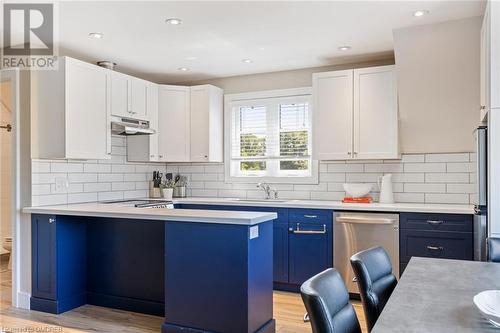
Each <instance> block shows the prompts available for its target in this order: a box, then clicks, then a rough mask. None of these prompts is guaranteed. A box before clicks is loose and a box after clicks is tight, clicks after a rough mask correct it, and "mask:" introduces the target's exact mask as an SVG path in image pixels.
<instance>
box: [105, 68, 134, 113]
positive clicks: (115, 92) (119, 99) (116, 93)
mask: <svg viewBox="0 0 500 333" xmlns="http://www.w3.org/2000/svg"><path fill="white" fill-rule="evenodd" d="M110 73H111V114H112V115H113V116H118V117H130V105H129V83H128V82H129V76H128V75H125V74H121V73H118V72H113V71H111V72H110Z"/></svg>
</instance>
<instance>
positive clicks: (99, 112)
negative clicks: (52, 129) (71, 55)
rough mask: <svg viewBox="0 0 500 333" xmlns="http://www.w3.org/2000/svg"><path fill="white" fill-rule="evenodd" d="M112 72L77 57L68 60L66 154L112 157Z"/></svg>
mask: <svg viewBox="0 0 500 333" xmlns="http://www.w3.org/2000/svg"><path fill="white" fill-rule="evenodd" d="M109 75H110V72H109V71H108V70H106V69H103V68H100V67H97V66H94V65H91V64H88V63H84V62H81V61H77V60H72V59H68V60H67V62H66V73H65V96H66V98H65V109H66V135H65V136H66V158H74V159H106V158H110V155H111V125H110V99H109V90H108V88H109Z"/></svg>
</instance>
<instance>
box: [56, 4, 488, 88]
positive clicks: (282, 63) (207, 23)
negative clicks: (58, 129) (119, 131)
mask: <svg viewBox="0 0 500 333" xmlns="http://www.w3.org/2000/svg"><path fill="white" fill-rule="evenodd" d="M418 9H426V10H428V11H429V15H426V16H424V17H421V18H415V17H413V15H412V13H413V11H415V10H418ZM483 11H484V2H482V1H384V2H380V1H329V2H328V1H324V2H312V1H301V2H288V1H281V2H255V1H253V2H252V1H245V2H242V1H240V2H224V1H221V2H214V1H199V2H188V1H183V2H168V1H152V2H149V1H134V2H125V1H109V2H108V1H106V2H105V1H98V2H88V1H79V2H74V1H70V2H61V3H60V5H59V12H60V16H59V17H60V21H59V24H60V28H59V34H60V53H61V54H63V55H70V56H74V57H77V58H80V59H83V60H87V61H92V62H95V61H97V60H112V61H114V62H116V63H118V66H117V70H118V71H121V72H125V73H129V74H133V75H137V76H139V77H142V78H145V79H149V80H152V81H155V82H158V83H172V82H188V81H195V80H201V79H208V78H215V77H226V76H234V75H243V74H252V73H263V72H273V71H281V70H289V69H297V68H306V67H318V66H327V65H331V64H334V63H336V62H338V61H339V59H341V58H344V61H345V57H346V56H348V57H351V56H352V57H353V59H354V58H356V56H359V55H362V54H377V53H383V52H388V51H389V52H390V51H391V50H392V49H393V41H392V30H393V29H394V28H400V27H405V26H411V25H420V24H428V23H433V22H440V21H447V20H453V19H459V18H464V17H471V16H479V15H482V13H483ZM172 17H178V18H181V19H182V20H183V23H182V24H181V25H178V26H172V25H167V24H165V23H164V21H165V19H167V18H172ZM90 32H101V33H103V34H104V38H103V39H93V38H89V37H88V34H89V33H90ZM342 45H350V46H352V49H351V50H349V51H346V52H341V51H339V50H338V47H339V46H342ZM245 58H249V59H252V60H253V62H252V63H250V64H247V63H243V62H242V61H241V60H242V59H245ZM179 67H188V68H190V71H188V72H180V71H179V70H177V69H178V68H179Z"/></svg>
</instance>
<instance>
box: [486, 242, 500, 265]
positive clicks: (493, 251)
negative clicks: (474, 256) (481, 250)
mask: <svg viewBox="0 0 500 333" xmlns="http://www.w3.org/2000/svg"><path fill="white" fill-rule="evenodd" d="M488 261H490V262H500V238H494V237H490V238H488Z"/></svg>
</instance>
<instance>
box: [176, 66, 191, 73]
mask: <svg viewBox="0 0 500 333" xmlns="http://www.w3.org/2000/svg"><path fill="white" fill-rule="evenodd" d="M177 70H178V71H181V72H187V71H188V70H189V68H187V67H179V68H177Z"/></svg>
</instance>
